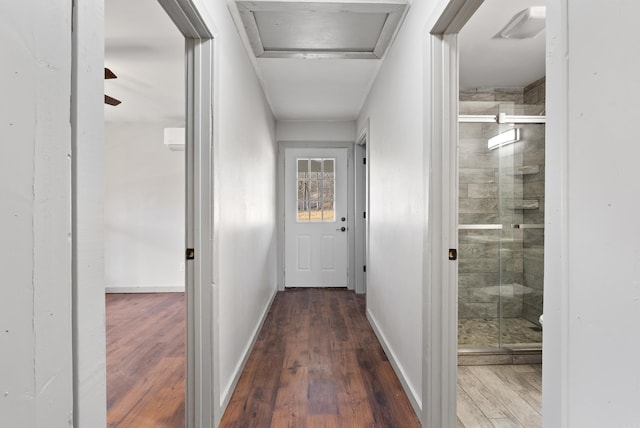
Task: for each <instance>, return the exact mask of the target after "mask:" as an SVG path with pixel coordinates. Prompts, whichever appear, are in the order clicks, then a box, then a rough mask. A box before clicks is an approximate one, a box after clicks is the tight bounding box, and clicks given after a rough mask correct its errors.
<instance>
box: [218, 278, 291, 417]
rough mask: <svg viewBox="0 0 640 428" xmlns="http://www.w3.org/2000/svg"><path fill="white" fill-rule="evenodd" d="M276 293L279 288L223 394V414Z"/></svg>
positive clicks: (266, 306)
mask: <svg viewBox="0 0 640 428" xmlns="http://www.w3.org/2000/svg"><path fill="white" fill-rule="evenodd" d="M276 294H278V290H277V288H276V289H275V290H274V291H273V294H272V295H271V298H270V299H269V301H268V302H267V304H266V305H265V307H264V310H263V311H262V315H261V316H260V321H259V322H258V325H257V326H256V328H255V329H254V330H253V334H252V337H251V340H250V341H249V343H248V344H247V347H246V348H245V349H244V352H243V355H242V360H241V361H240V362H239V363H238V365H237V366H236V369H235V370H234V374H233V380H232V381H231V383H230V384H229V386H227V388H225V390H224V391H223V392H222V394H221V400H220V402H221V405H220V414H221V415H223V414H224V411H225V410H226V409H227V405H228V404H229V400H231V396H232V395H233V391H235V389H236V386H237V385H238V381H239V380H240V375H242V372H243V370H244V367H245V365H246V364H247V360H248V359H249V355H251V351H252V350H253V345H255V343H256V340H257V339H258V335H259V334H260V330H262V326H263V325H264V322H265V320H266V319H267V314H269V309H270V308H271V304H272V303H273V299H274V298H275V297H276Z"/></svg>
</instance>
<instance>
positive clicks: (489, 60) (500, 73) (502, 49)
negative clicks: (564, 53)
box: [458, 0, 546, 89]
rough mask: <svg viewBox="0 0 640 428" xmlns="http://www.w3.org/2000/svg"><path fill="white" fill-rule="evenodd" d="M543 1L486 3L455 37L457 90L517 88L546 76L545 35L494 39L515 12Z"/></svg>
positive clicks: (512, 0) (510, 0) (498, 0)
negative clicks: (456, 48)
mask: <svg viewBox="0 0 640 428" xmlns="http://www.w3.org/2000/svg"><path fill="white" fill-rule="evenodd" d="M544 4H545V2H544V0H509V1H504V0H485V1H484V3H482V6H480V8H479V9H478V10H477V11H476V13H475V14H474V15H473V16H472V17H471V19H470V20H469V22H467V24H466V25H465V26H464V28H463V29H462V31H461V32H460V34H459V36H458V42H459V46H460V89H473V88H496V87H499V88H520V87H524V86H527V85H528V84H530V83H533V82H534V81H536V80H538V79H540V78H541V77H543V76H544V75H545V55H546V54H545V49H546V48H545V32H544V31H543V32H542V33H541V34H540V35H538V36H537V37H536V38H534V39H520V40H518V39H500V38H494V36H495V35H496V34H497V33H498V32H499V31H500V30H501V29H502V28H503V27H504V26H505V25H507V23H508V22H509V21H510V20H511V18H512V17H513V16H514V15H515V14H517V13H518V12H520V11H522V10H524V9H526V8H528V7H531V6H544Z"/></svg>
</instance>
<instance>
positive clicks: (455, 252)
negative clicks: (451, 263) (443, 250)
mask: <svg viewBox="0 0 640 428" xmlns="http://www.w3.org/2000/svg"><path fill="white" fill-rule="evenodd" d="M449 260H458V250H456V249H455V248H449Z"/></svg>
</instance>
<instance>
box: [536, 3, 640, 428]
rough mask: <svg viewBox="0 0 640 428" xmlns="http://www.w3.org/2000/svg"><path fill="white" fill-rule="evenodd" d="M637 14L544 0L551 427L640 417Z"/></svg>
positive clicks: (546, 384) (618, 6) (632, 421)
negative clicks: (639, 355) (546, 45)
mask: <svg viewBox="0 0 640 428" xmlns="http://www.w3.org/2000/svg"><path fill="white" fill-rule="evenodd" d="M639 13H640V5H639V4H638V3H636V2H629V1H613V2H606V3H604V2H599V1H593V0H592V1H580V2H576V1H569V0H563V1H559V2H548V4H547V40H548V42H547V43H548V50H549V52H548V54H547V57H548V63H547V118H548V122H547V144H546V147H547V159H548V160H547V171H548V172H547V174H548V179H547V186H546V203H547V211H546V212H547V217H546V242H545V290H544V293H545V306H544V316H545V318H544V321H545V322H544V339H543V340H544V343H543V347H544V348H543V349H544V353H543V356H544V361H543V391H544V393H543V400H544V401H543V426H545V427H576V428H577V427H580V428H582V427H586V428H589V427H594V428H595V427H604V426H607V427H637V426H640V425H639V424H640V407H639V406H638V403H640V365H639V364H638V353H639V352H640V341H639V340H638V328H637V326H638V325H640V267H639V266H640V263H639V260H640V245H638V237H640V223H639V222H638V209H639V208H640V202H639V199H638V195H640V179H639V176H638V159H639V158H640V146H639V145H638V141H637V140H638V137H637V134H638V131H637V122H638V117H639V115H640V104H639V103H638V99H639V98H640V81H639V80H638V75H639V74H640V59H639V58H640V56H639V54H640V50H639V48H638V44H637V32H636V30H635V28H636V22H635V17H636V16H637V15H638V14H639Z"/></svg>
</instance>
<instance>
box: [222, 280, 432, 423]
mask: <svg viewBox="0 0 640 428" xmlns="http://www.w3.org/2000/svg"><path fill="white" fill-rule="evenodd" d="M364 308H365V298H364V296H359V295H356V294H355V293H353V292H351V291H348V290H344V289H291V290H288V291H286V292H280V293H278V294H277V296H276V298H275V301H274V303H273V306H272V307H271V310H270V312H269V314H268V317H267V319H266V321H265V325H264V327H263V329H262V331H261V332H260V336H259V337H258V339H257V342H256V345H255V347H254V349H253V351H252V353H251V355H250V357H249V360H248V362H247V365H246V368H245V370H244V372H243V373H242V376H241V377H240V380H239V382H238V386H237V388H236V390H235V392H234V393H233V395H232V397H231V400H230V402H229V406H228V407H227V411H226V413H225V414H224V417H223V418H222V422H221V425H220V427H222V428H230V427H237V428H240V427H242V428H246V427H273V428H284V427H296V428H303V427H308V428H312V427H326V428H330V427H345V428H351V427H402V428H411V427H419V426H420V423H419V421H418V419H417V417H416V415H415V413H414V411H413V409H412V407H411V404H410V403H409V400H408V399H407V397H406V395H405V393H404V391H403V389H402V387H401V385H400V382H399V381H398V378H397V377H396V375H395V373H394V372H393V369H392V368H391V364H390V363H389V361H388V360H387V358H386V356H385V354H384V352H383V350H382V348H381V347H380V344H379V342H378V340H377V338H376V337H375V334H374V333H373V330H372V329H371V327H370V325H369V322H368V321H367V319H366V316H365V309H364Z"/></svg>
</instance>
